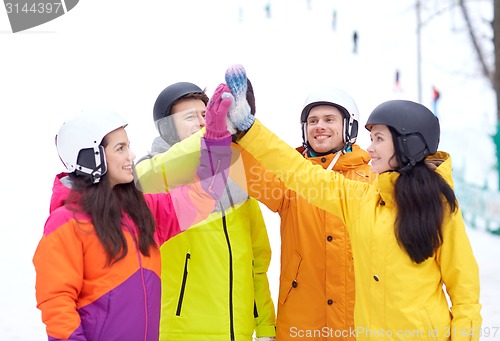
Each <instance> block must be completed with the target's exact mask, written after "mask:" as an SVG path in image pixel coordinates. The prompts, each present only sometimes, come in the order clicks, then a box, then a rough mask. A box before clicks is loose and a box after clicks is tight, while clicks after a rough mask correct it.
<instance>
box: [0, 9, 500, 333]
mask: <svg viewBox="0 0 500 341" xmlns="http://www.w3.org/2000/svg"><path fill="white" fill-rule="evenodd" d="M266 2H267V1H264V0H253V1H251V0H237V1H234V0H233V1H229V0H212V1H206V0H205V1H203V0H184V1H162V0H148V1H143V2H137V1H130V0H121V1H120V0H107V1H99V0H85V1H80V3H79V4H78V5H77V7H75V8H74V9H73V10H72V11H71V12H69V13H68V14H67V15H64V16H62V17H60V18H58V19H56V20H54V21H53V22H49V23H47V24H45V25H43V26H40V27H37V28H34V29H32V30H29V31H26V32H23V33H17V34H12V33H10V32H9V30H10V27H9V24H8V20H7V16H6V14H5V13H4V12H2V10H0V47H1V50H0V51H1V53H0V113H1V117H2V118H1V120H2V122H3V124H2V128H0V129H2V133H1V134H0V146H1V148H2V149H1V150H2V159H3V160H4V166H3V167H1V168H0V175H1V178H2V179H3V180H4V181H3V190H2V193H4V197H5V198H4V201H7V206H4V207H3V208H2V215H1V217H2V227H3V228H2V238H0V273H1V274H2V280H1V281H0V339H2V340H3V339H6V340H7V339H8V340H27V341H37V340H45V339H46V336H45V333H44V326H43V324H42V323H41V319H40V313H39V311H38V310H37V309H36V307H35V305H36V303H35V292H34V280H35V273H34V269H33V266H32V263H31V258H32V256H33V253H34V251H35V248H36V245H37V243H38V240H39V238H40V237H41V234H42V228H43V224H44V222H45V219H46V218H47V215H48V200H49V196H50V193H51V186H52V179H53V176H54V174H56V173H57V172H60V171H62V170H63V167H62V164H61V163H60V161H59V159H58V157H57V154H56V152H55V148H54V140H53V139H54V135H55V133H56V131H57V129H58V128H59V126H60V124H61V123H62V121H63V120H64V118H65V117H66V116H68V115H72V114H73V113H74V112H76V111H79V110H81V109H83V108H93V107H100V108H109V109H113V110H115V111H117V112H119V113H121V114H122V115H123V116H124V117H125V118H126V119H127V120H128V121H129V127H128V128H127V130H128V133H129V137H130V139H131V142H132V148H133V149H134V152H135V153H136V154H137V155H138V156H140V155H143V154H145V153H146V152H147V151H148V149H149V146H150V142H151V140H152V137H153V136H154V135H155V130H154V126H153V124H152V119H151V118H152V117H151V111H152V106H153V103H154V100H155V99H156V96H157V94H158V93H159V91H161V90H162V89H163V88H164V87H165V86H166V85H167V84H170V83H173V82H176V81H192V82H195V83H197V84H199V85H200V86H202V87H207V90H208V93H209V94H210V93H212V91H213V89H215V87H216V86H217V84H218V83H220V82H222V81H223V75H224V71H225V69H226V68H227V67H228V66H229V65H231V64H234V63H241V64H243V65H244V66H245V67H246V68H247V71H248V74H249V77H250V78H251V80H252V83H253V84H254V88H255V92H256V97H257V115H258V116H259V118H260V119H261V120H262V121H263V122H264V123H265V124H266V125H268V126H269V127H270V128H271V129H272V130H273V131H275V132H276V133H277V134H278V135H279V136H281V137H282V138H283V139H284V140H285V141H287V142H288V143H290V144H291V145H294V146H295V145H299V144H300V142H301V141H300V130H299V128H300V127H299V123H298V122H299V113H300V111H301V109H302V104H303V101H304V100H305V98H306V96H307V94H308V92H309V91H310V90H311V89H312V88H313V87H315V86H318V85H322V84H334V85H337V86H339V87H341V88H343V89H345V90H347V91H348V92H350V93H351V94H352V95H353V97H354V98H355V100H356V101H357V103H358V106H359V108H360V111H361V121H362V122H361V123H362V125H363V122H364V120H366V118H367V116H368V115H369V113H370V111H371V110H372V109H373V108H374V107H375V106H376V105H377V104H379V103H380V102H382V101H385V100H388V99H393V98H406V99H412V100H416V99H417V89H416V83H417V82H416V79H417V74H416V42H415V13H414V11H413V8H412V6H413V1H410V0H379V1H369V0H349V1H340V0H337V1H334V0H330V1H327V0H324V1H319V0H317V1H314V0H311V1H309V3H310V9H308V1H306V0H301V1H299V0H274V1H272V2H271V18H266V16H265V12H264V5H265V3H266ZM437 4H438V2H437V1H434V2H432V5H431V7H430V8H429V9H426V11H429V10H432V9H433V7H432V6H438V5H437ZM474 4H475V5H474V11H473V15H474V16H476V17H477V16H479V15H480V14H481V13H483V14H484V15H485V16H486V18H489V19H491V15H492V13H491V8H490V7H491V6H490V5H488V2H487V1H483V2H478V3H474ZM333 9H336V11H337V27H336V30H335V31H334V30H333V29H332V23H331V20H332V13H333ZM462 29H463V23H462V21H461V17H460V13H459V12H452V13H449V14H448V15H442V16H438V17H436V18H434V19H432V20H431V21H429V23H428V24H427V25H426V26H425V27H424V28H423V29H422V56H423V64H422V81H423V88H422V89H423V99H422V101H423V103H424V104H426V105H428V106H430V105H431V86H432V85H436V86H437V87H438V88H439V89H440V90H441V94H442V99H441V103H440V106H439V115H440V118H441V123H442V130H443V134H442V142H441V149H444V150H448V151H450V152H451V153H452V156H453V158H454V163H455V167H460V168H462V169H464V172H465V176H466V178H467V180H468V181H470V182H476V183H480V184H483V183H485V182H487V181H492V180H489V179H490V178H491V172H490V171H489V169H492V167H493V161H494V160H493V146H492V143H491V141H490V139H489V137H488V134H493V133H494V130H493V127H494V123H495V114H494V109H495V98H494V94H493V93H492V91H491V89H489V87H488V85H487V83H486V82H485V81H484V80H483V79H482V78H481V76H480V73H479V68H478V66H477V65H476V63H475V60H474V54H473V53H472V52H471V49H470V48H469V47H468V46H469V42H468V41H467V39H466V35H465V33H464V32H463V31H462ZM353 30H357V31H358V33H359V52H358V54H353V53H352V39H351V36H352V32H353ZM396 69H399V70H400V71H401V85H402V91H395V90H394V72H395V70H396ZM359 143H360V145H361V146H364V147H366V146H367V145H368V135H367V134H366V132H365V131H362V132H361V135H360V137H359ZM263 211H264V214H265V218H266V223H267V225H268V230H269V235H270V239H271V243H272V245H273V260H272V264H271V269H270V272H269V276H270V279H271V286H272V288H271V289H272V293H273V296H274V297H277V291H278V276H279V245H280V239H279V217H278V216H277V215H275V214H272V213H270V212H268V211H267V209H266V208H263ZM469 232H470V237H471V243H472V245H473V248H474V251H475V252H476V255H477V259H478V262H479V265H480V270H481V278H482V283H481V284H482V303H483V305H484V308H483V317H484V326H485V327H486V326H487V327H490V328H492V327H499V324H500V311H499V308H498V307H499V306H500V294H498V290H495V286H494V283H499V280H500V278H499V271H498V270H499V267H498V264H497V263H495V261H496V260H498V259H500V240H499V238H498V237H495V236H492V235H488V234H485V233H482V232H479V231H475V230H470V231H469ZM490 338H492V337H491V336H490ZM492 339H493V338H492ZM494 339H500V331H499V332H498V333H497V335H496V337H495V338H494Z"/></svg>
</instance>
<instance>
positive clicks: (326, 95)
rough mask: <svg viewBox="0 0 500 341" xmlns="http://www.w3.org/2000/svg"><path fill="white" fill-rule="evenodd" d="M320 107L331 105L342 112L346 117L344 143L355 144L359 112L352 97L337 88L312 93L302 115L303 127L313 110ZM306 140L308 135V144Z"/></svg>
mask: <svg viewBox="0 0 500 341" xmlns="http://www.w3.org/2000/svg"><path fill="white" fill-rule="evenodd" d="M318 105H331V106H334V107H336V108H338V109H339V110H340V111H341V113H342V114H343V115H344V136H343V137H344V143H345V144H346V145H352V144H354V143H355V142H356V138H357V137H358V126H359V111H358V106H357V105H356V103H355V102H354V100H353V99H352V97H351V96H350V95H349V94H348V93H346V92H345V91H343V90H340V89H337V88H322V89H318V90H315V91H313V92H311V93H310V94H309V96H308V97H307V99H306V102H305V103H304V109H303V110H302V114H301V115H300V121H301V123H302V124H303V125H305V124H306V123H307V117H308V116H309V112H310V111H311V109H312V108H314V107H315V106H318ZM305 139H307V134H305V135H304V142H307V141H306V140H305Z"/></svg>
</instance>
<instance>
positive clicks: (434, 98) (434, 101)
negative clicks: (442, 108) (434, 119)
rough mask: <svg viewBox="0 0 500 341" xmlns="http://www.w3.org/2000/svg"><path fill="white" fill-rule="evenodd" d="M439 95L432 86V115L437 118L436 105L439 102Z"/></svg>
mask: <svg viewBox="0 0 500 341" xmlns="http://www.w3.org/2000/svg"><path fill="white" fill-rule="evenodd" d="M440 96H441V94H440V93H439V90H438V89H437V88H436V87H435V86H434V85H433V86H432V111H433V112H434V115H436V116H438V112H437V103H438V101H439V97H440Z"/></svg>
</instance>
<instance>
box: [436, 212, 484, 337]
mask: <svg viewBox="0 0 500 341" xmlns="http://www.w3.org/2000/svg"><path fill="white" fill-rule="evenodd" d="M437 259H438V262H439V264H440V268H441V276H442V278H443V282H444V284H445V285H446V291H447V292H448V295H449V296H450V300H451V315H452V320H451V326H450V334H451V339H452V340H453V341H459V340H460V341H465V340H467V341H468V340H479V336H480V335H479V334H480V328H481V323H482V318H481V315H480V310H481V304H480V303H479V268H478V265H477V262H476V259H475V257H474V254H473V252H472V248H471V245H470V242H469V238H468V237H467V233H466V230H465V226H464V222H463V219H462V213H461V211H460V209H458V210H457V211H456V212H454V213H452V214H448V215H447V216H446V217H445V221H444V225H443V244H442V245H441V247H440V249H439V251H438V257H437Z"/></svg>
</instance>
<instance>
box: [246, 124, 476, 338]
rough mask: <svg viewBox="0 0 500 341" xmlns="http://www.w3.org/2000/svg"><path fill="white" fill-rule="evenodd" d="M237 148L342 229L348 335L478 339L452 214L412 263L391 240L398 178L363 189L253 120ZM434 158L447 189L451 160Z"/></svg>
mask: <svg viewBox="0 0 500 341" xmlns="http://www.w3.org/2000/svg"><path fill="white" fill-rule="evenodd" d="M239 144H240V146H241V147H243V148H245V149H246V150H247V151H248V152H249V153H250V154H251V155H252V156H253V157H254V158H255V159H256V160H258V161H259V162H261V163H262V165H263V166H264V167H265V168H266V169H268V170H269V171H271V172H273V173H274V174H275V175H277V176H279V177H280V178H281V179H282V180H283V181H284V183H285V186H286V187H287V188H289V189H292V190H294V191H296V192H298V193H300V194H301V195H303V196H305V197H306V198H307V199H308V200H309V201H310V202H311V203H313V204H314V205H317V206H318V207H320V208H322V209H325V210H327V211H329V212H331V213H333V214H335V215H337V216H339V217H340V218H341V219H342V221H343V222H344V223H345V225H346V226H347V228H348V229H349V234H350V237H351V243H352V251H353V255H354V267H355V277H356V303H355V313H354V320H355V325H356V327H355V330H354V331H353V333H352V335H355V336H356V337H357V339H358V340H366V339H371V338H386V339H392V340H408V339H411V340H478V339H479V328H480V325H481V316H480V309H481V305H480V304H479V270H478V266H477V263H476V260H475V258H474V255H473V253H472V249H471V246H470V243H469V240H468V237H467V234H466V231H465V227H464V223H463V220H462V215H461V212H460V210H457V212H454V213H449V214H447V215H445V217H444V221H443V243H442V245H441V247H440V248H439V250H438V251H437V252H436V255H435V256H434V257H432V258H429V259H427V260H426V261H424V262H423V263H421V264H415V263H414V262H412V261H411V259H410V258H409V257H408V255H407V254H406V253H405V252H404V251H403V250H402V249H401V248H400V247H399V245H398V243H397V240H396V238H395V236H394V221H395V217H396V207H395V202H394V197H393V189H394V182H395V180H396V179H397V177H398V173H396V172H391V173H383V174H381V175H380V176H379V177H378V178H377V179H376V180H375V182H374V183H373V184H368V183H363V182H358V181H352V180H349V179H346V178H345V177H344V176H342V175H340V174H338V173H336V172H326V171H324V170H323V169H322V167H320V166H314V165H312V164H311V163H310V162H307V161H306V160H304V158H302V157H301V156H300V155H297V153H296V152H295V151H294V149H293V148H291V147H289V146H288V145H286V144H285V143H284V142H283V141H281V140H280V139H279V138H278V137H276V136H275V135H274V134H272V133H271V132H270V131H269V130H267V129H266V128H265V127H264V126H263V125H262V124H261V123H260V122H259V121H256V122H255V123H254V125H253V127H252V128H251V129H250V130H249V131H248V132H247V133H246V135H245V136H244V137H243V138H242V139H241V140H240V141H239ZM262 146H266V147H265V148H263V147H262ZM436 157H438V158H441V159H445V161H444V162H443V163H442V164H441V165H440V166H439V167H438V169H437V172H439V173H440V174H441V175H442V176H443V177H444V178H445V179H446V180H447V181H449V182H450V183H451V182H452V179H451V158H450V157H449V155H448V154H446V153H442V152H440V153H438V154H437V155H436ZM249 171H250V170H248V169H247V172H249ZM443 285H445V287H446V289H444V287H443ZM445 291H446V293H447V294H448V295H449V297H450V300H451V304H450V306H449V305H448V302H447V299H446V294H445Z"/></svg>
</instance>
